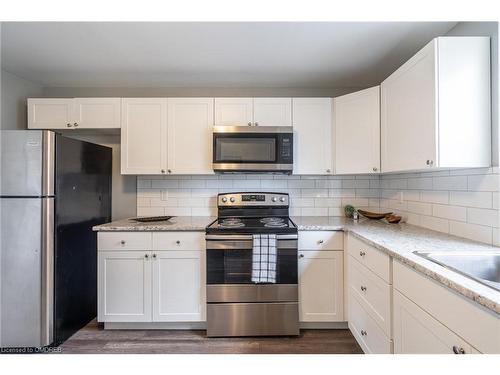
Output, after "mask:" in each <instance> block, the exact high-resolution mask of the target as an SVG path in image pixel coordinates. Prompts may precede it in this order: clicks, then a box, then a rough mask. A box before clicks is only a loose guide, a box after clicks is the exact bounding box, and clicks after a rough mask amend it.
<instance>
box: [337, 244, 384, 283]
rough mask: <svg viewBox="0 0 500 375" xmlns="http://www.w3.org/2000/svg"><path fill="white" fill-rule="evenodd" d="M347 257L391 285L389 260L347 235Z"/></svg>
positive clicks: (381, 253)
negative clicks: (350, 257) (349, 256)
mask: <svg viewBox="0 0 500 375" xmlns="http://www.w3.org/2000/svg"><path fill="white" fill-rule="evenodd" d="M347 248H348V252H349V255H351V256H352V257H353V258H354V259H356V260H357V261H359V263H361V264H362V265H364V266H365V267H367V268H368V269H369V270H371V271H373V272H374V273H375V274H376V275H377V276H379V277H381V278H382V279H383V280H384V281H385V282H387V283H389V284H392V272H391V258H390V257H389V256H388V255H387V254H384V253H383V252H381V251H380V250H377V249H376V248H374V247H373V246H371V245H368V244H367V243H365V242H363V241H361V240H358V239H357V238H356V237H354V236H353V235H352V234H351V235H349V239H348V244H347Z"/></svg>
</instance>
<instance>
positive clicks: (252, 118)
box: [215, 98, 292, 126]
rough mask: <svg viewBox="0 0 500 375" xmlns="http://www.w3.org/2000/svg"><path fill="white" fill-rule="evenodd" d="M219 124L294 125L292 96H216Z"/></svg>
mask: <svg viewBox="0 0 500 375" xmlns="http://www.w3.org/2000/svg"><path fill="white" fill-rule="evenodd" d="M215 125H217V126H292V99H291V98H216V99H215Z"/></svg>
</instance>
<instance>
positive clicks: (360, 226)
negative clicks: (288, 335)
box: [93, 216, 500, 314]
mask: <svg viewBox="0 0 500 375" xmlns="http://www.w3.org/2000/svg"><path fill="white" fill-rule="evenodd" d="M215 219H216V218H215V217H197V216H192V217H191V216H178V217H174V218H172V219H170V220H169V221H160V222H151V223H138V222H136V221H133V220H131V219H124V220H119V221H114V222H111V223H107V224H103V225H98V226H95V227H94V228H93V230H94V231H204V230H205V227H206V226H207V225H208V224H210V223H211V222H212V221H214V220H215ZM292 221H293V222H294V223H295V224H297V226H298V229H299V231H306V230H309V231H314V230H339V231H340V230H342V231H346V232H349V233H351V234H352V235H354V236H356V237H357V238H359V239H361V240H362V241H365V242H367V243H368V244H370V245H372V246H374V247H376V248H377V249H379V250H381V251H383V252H385V253H386V254H388V255H390V256H392V257H393V258H394V259H396V260H398V261H400V262H402V263H404V264H406V265H408V266H409V267H411V268H413V269H415V270H416V271H418V272H420V273H423V274H424V275H427V276H429V277H430V278H432V279H434V280H436V281H437V282H439V283H441V284H443V285H445V286H447V287H449V288H450V289H452V290H454V291H456V292H458V293H459V294H461V295H463V296H465V297H467V298H468V299H471V300H473V301H475V302H477V303H478V304H480V305H482V306H484V307H486V308H487V309H489V310H491V311H493V312H495V313H497V314H500V292H498V291H496V290H494V289H492V288H489V287H487V286H485V285H483V284H481V283H478V282H477V281H474V280H472V279H469V278H468V277H465V276H462V275H461V274H459V273H457V272H454V271H451V270H448V269H446V268H444V267H442V266H440V265H438V264H435V263H433V262H431V261H429V260H427V259H424V258H421V257H419V256H418V255H415V254H413V251H422V252H426V251H428V252H436V251H440V252H441V251H456V250H465V251H495V252H500V248H499V247H493V246H489V245H486V244H482V243H480V242H474V241H470V240H467V239H463V238H460V237H456V236H451V235H448V234H445V233H440V232H436V231H433V230H430V229H425V228H421V227H417V226H414V225H410V224H387V223H385V222H383V221H374V220H368V219H364V218H362V219H360V220H359V221H358V222H354V221H353V220H351V219H346V218H343V217H319V216H318V217H315V216H308V217H292Z"/></svg>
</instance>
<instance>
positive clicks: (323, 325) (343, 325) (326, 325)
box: [300, 322, 347, 329]
mask: <svg viewBox="0 0 500 375" xmlns="http://www.w3.org/2000/svg"><path fill="white" fill-rule="evenodd" d="M300 328H301V329H347V322H301V323H300Z"/></svg>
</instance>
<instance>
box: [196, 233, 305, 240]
mask: <svg viewBox="0 0 500 375" xmlns="http://www.w3.org/2000/svg"><path fill="white" fill-rule="evenodd" d="M298 238H299V236H298V235H297V234H278V235H277V236H276V239H277V240H296V239H298ZM205 239H206V240H209V241H210V240H212V241H252V240H253V237H252V235H251V234H246V235H245V234H207V235H206V236H205Z"/></svg>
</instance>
